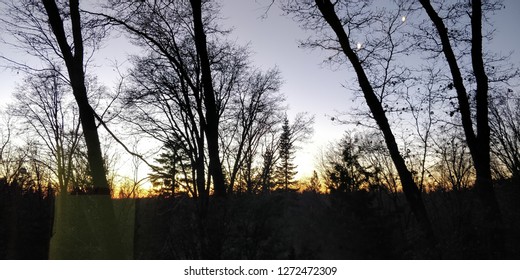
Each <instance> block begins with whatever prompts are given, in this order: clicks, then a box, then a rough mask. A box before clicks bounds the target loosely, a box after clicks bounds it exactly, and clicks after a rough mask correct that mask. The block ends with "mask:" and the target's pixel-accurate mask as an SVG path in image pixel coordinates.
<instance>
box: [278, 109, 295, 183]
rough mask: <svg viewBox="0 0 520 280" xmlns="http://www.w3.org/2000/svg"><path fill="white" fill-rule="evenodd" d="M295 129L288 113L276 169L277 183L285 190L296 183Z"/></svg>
mask: <svg viewBox="0 0 520 280" xmlns="http://www.w3.org/2000/svg"><path fill="white" fill-rule="evenodd" d="M293 137H294V136H293V131H291V127H290V126H289V119H288V118H287V115H286V116H285V118H284V120H283V125H282V134H281V135H280V140H279V141H280V143H279V144H278V145H279V148H278V153H279V163H278V166H277V170H276V177H275V180H276V183H277V184H278V186H280V188H281V189H282V190H284V191H287V190H290V189H291V186H292V185H294V184H295V183H296V181H294V176H295V175H296V173H297V171H296V167H297V166H296V165H294V163H293V161H294V152H295V150H294V146H293Z"/></svg>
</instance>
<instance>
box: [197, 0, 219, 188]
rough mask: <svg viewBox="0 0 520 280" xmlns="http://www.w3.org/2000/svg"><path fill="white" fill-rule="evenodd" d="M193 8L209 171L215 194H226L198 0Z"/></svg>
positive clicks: (213, 96)
mask: <svg viewBox="0 0 520 280" xmlns="http://www.w3.org/2000/svg"><path fill="white" fill-rule="evenodd" d="M190 2H191V7H192V10H193V25H194V28H195V30H194V32H195V47H196V49H197V54H198V56H199V59H200V67H201V81H202V87H203V90H204V95H203V96H204V105H205V107H206V139H207V140H208V154H209V172H210V174H211V176H212V178H213V189H214V194H215V195H216V196H225V195H226V186H225V182H224V174H223V172H222V164H221V162H220V153H219V143H218V139H219V135H218V124H219V117H218V112H217V105H216V101H215V92H214V89H213V80H212V76H211V68H210V62H209V57H208V50H207V42H206V34H205V32H204V25H203V23H202V7H201V6H202V4H201V1H200V0H190Z"/></svg>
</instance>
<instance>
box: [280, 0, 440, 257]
mask: <svg viewBox="0 0 520 280" xmlns="http://www.w3.org/2000/svg"><path fill="white" fill-rule="evenodd" d="M406 8H407V7H405V6H402V5H397V6H396V9H394V10H391V11H388V10H385V9H374V7H372V6H370V3H369V2H366V1H352V2H343V1H338V2H334V3H332V2H331V1H324V0H316V1H304V2H299V1H287V2H286V3H285V4H284V9H285V10H286V11H287V12H289V13H290V14H292V15H294V17H295V18H296V20H298V21H299V22H300V23H301V24H302V26H303V27H304V28H306V29H309V30H313V31H315V32H316V34H315V35H316V36H315V37H314V38H313V39H312V40H310V41H309V42H308V43H307V45H308V46H310V47H317V48H321V49H325V50H329V51H331V52H332V56H330V60H331V61H336V62H343V61H345V60H347V61H349V62H350V64H351V65H352V67H353V69H354V71H355V73H356V75H357V82H358V84H359V88H360V89H361V91H362V93H363V96H364V99H365V101H366V103H367V105H368V107H369V108H370V112H371V117H372V118H373V119H374V120H375V122H376V123H377V126H378V128H379V129H380V130H381V132H382V134H383V136H384V139H385V143H386V146H387V148H388V150H389V152H390V156H391V158H392V160H393V163H394V164H395V166H396V169H397V172H398V173H399V177H400V180H401V186H402V188H403V191H404V194H405V196H406V198H407V201H408V203H409V205H410V208H411V210H412V212H413V213H414V214H415V217H416V220H417V222H418V224H419V226H420V229H421V230H422V232H423V233H424V234H425V237H426V240H427V242H429V244H430V245H429V246H430V248H434V247H435V244H436V239H435V236H434V233H433V229H432V226H431V223H430V219H429V217H428V214H427V212H426V208H425V206H424V203H423V200H422V197H421V192H420V190H419V188H418V186H417V184H416V183H415V181H414V177H413V175H412V173H411V172H410V170H409V169H408V167H407V165H406V162H405V160H404V158H403V155H402V154H401V153H400V151H399V146H398V144H397V141H396V138H395V136H394V133H393V131H392V128H391V126H390V123H389V121H388V117H387V112H388V110H387V109H386V108H387V107H385V106H384V103H383V102H384V101H385V100H386V99H387V97H388V96H389V94H391V93H392V92H394V90H398V88H396V87H395V86H401V83H402V81H403V78H405V77H406V71H407V70H406V69H403V68H401V67H399V66H398V65H396V64H395V61H396V59H397V58H398V57H399V56H402V55H403V54H406V53H407V51H408V49H407V46H406V45H403V44H401V39H402V38H404V37H402V35H400V34H399V29H400V27H401V26H402V25H403V24H404V22H405V20H403V18H402V15H401V14H400V13H401V12H402V11H404V10H406ZM331 31H332V32H331ZM400 36H401V37H400Z"/></svg>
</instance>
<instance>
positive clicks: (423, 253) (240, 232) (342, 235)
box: [0, 182, 520, 259]
mask: <svg viewBox="0 0 520 280" xmlns="http://www.w3.org/2000/svg"><path fill="white" fill-rule="evenodd" d="M497 185H498V187H497V188H496V190H497V197H498V200H499V203H500V205H502V212H503V213H505V214H504V222H505V225H506V227H507V231H506V238H505V240H504V241H505V245H506V252H505V254H504V255H502V258H504V259H518V258H519V257H520V241H519V240H518V238H517V236H518V234H520V226H519V224H518V220H519V217H520V207H519V206H518V203H517V202H518V199H519V198H520V193H519V192H518V188H517V186H515V185H513V184H511V182H500V183H498V184H497ZM476 199H477V198H476V197H475V195H474V194H472V193H471V191H469V190H458V191H444V190H437V191H434V192H430V193H428V194H427V195H425V196H424V200H425V204H426V208H427V209H428V211H429V213H433V215H432V216H431V217H432V225H433V226H434V228H435V229H436V235H437V236H438V238H439V240H440V245H439V250H440V251H441V252H442V256H441V258H443V259H487V258H489V256H493V255H494V254H495V252H494V248H493V247H489V245H490V244H489V240H488V239H487V238H486V236H485V235H483V234H482V232H479V231H477V230H476V229H475V227H474V226H473V220H474V219H479V213H478V212H475V202H476ZM395 200H397V203H395ZM0 201H1V202H2V204H0V205H1V212H0V213H2V215H1V217H0V237H1V238H0V258H1V259H47V258H48V253H49V242H50V238H51V232H52V223H53V217H52V214H53V209H54V207H53V202H54V199H53V197H52V196H47V195H46V194H44V193H42V192H39V191H38V190H27V191H22V190H21V188H19V186H16V185H15V186H7V185H5V184H4V185H2V188H1V189H0ZM13 203H17V204H16V205H17V206H14V205H13ZM196 208H197V203H196V201H195V200H193V199H189V198H186V197H184V198H183V197H177V198H160V197H157V198H141V199H137V201H136V202H135V221H134V224H133V227H132V228H131V231H132V232H131V235H132V236H133V243H132V245H131V246H130V249H129V250H130V251H129V252H130V254H131V256H130V257H131V258H134V259H201V258H205V259H207V258H212V259H424V258H429V257H430V255H431V252H429V249H428V247H427V246H426V245H425V244H424V241H423V240H422V239H421V238H420V229H419V228H418V227H417V224H416V222H415V220H414V218H413V216H412V215H411V213H410V212H409V210H408V209H407V205H406V203H405V200H404V197H403V196H402V194H398V195H397V197H393V196H392V195H389V194H388V193H386V192H383V193H381V192H378V191H370V192H369V191H364V190H362V191H349V192H342V193H338V192H336V193H334V194H330V195H325V194H320V193H316V192H312V191H308V192H303V193H294V192H289V193H287V192H277V193H272V194H259V195H251V194H242V195H236V196H235V195H233V196H231V197H229V202H228V206H227V208H222V207H220V205H219V204H214V203H212V202H210V204H209V208H210V210H211V211H210V214H209V216H208V221H209V224H208V227H207V228H208V230H210V231H211V232H212V233H214V234H212V235H211V237H209V238H210V240H209V241H210V243H209V244H210V245H211V246H209V247H206V249H205V250H207V252H205V253H202V252H201V251H200V249H201V244H200V242H201V241H200V240H199V239H198V237H197V235H196V234H194V232H196V231H197V230H198V229H197V226H196V224H197V219H196V217H195V216H194V215H193V214H192V213H193V211H195V209H196ZM76 249H78V250H79V246H78V247H76ZM79 254H80V253H79V252H78V258H81V255H79Z"/></svg>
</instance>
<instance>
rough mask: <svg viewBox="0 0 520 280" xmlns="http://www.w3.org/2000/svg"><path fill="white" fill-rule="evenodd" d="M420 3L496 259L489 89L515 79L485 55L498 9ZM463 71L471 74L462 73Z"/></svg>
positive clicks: (476, 2) (498, 221)
mask: <svg viewBox="0 0 520 280" xmlns="http://www.w3.org/2000/svg"><path fill="white" fill-rule="evenodd" d="M419 2H420V4H421V6H422V9H423V11H424V12H425V13H426V14H427V16H428V18H429V20H430V21H429V23H427V24H425V25H422V26H421V27H422V30H423V31H424V30H427V31H429V30H431V29H433V30H432V31H433V32H426V33H423V34H424V35H423V36H422V38H423V39H425V40H424V42H425V46H427V47H428V48H429V49H430V50H429V51H430V52H431V53H434V55H438V54H443V55H444V57H445V61H446V63H447V65H448V67H449V70H450V76H451V81H450V84H449V85H448V86H449V88H450V89H452V88H454V89H455V92H456V96H457V101H458V107H457V110H458V112H459V114H460V120H461V123H462V127H463V129H464V135H465V139H466V143H467V145H468V147H469V151H470V154H471V158H472V161H473V165H474V167H475V172H476V181H475V190H476V192H477V194H478V196H479V198H480V201H481V203H482V210H483V218H484V225H483V226H482V227H483V228H485V229H486V232H485V233H484V235H487V236H488V237H489V240H490V248H492V249H491V250H494V251H495V252H497V254H500V253H501V252H502V251H503V249H504V248H503V241H502V239H503V224H502V216H501V213H500V207H499V205H498V202H497V199H496V196H495V191H494V189H493V178H492V170H491V129H490V126H489V108H490V106H489V104H490V89H491V88H492V87H491V86H490V84H491V83H493V82H497V81H505V80H507V79H508V77H511V76H514V75H516V73H515V72H513V73H512V74H511V73H506V74H505V75H500V74H504V73H503V71H500V70H498V69H504V67H503V65H499V63H500V62H502V61H503V58H498V57H493V56H491V54H490V53H489V52H488V51H486V50H485V49H484V42H485V41H486V40H490V39H491V38H492V33H486V32H485V31H483V30H485V28H486V26H485V25H486V24H489V20H490V18H489V14H491V13H493V12H494V11H496V10H499V9H501V8H502V4H501V3H500V2H499V1H481V0H472V1H469V2H456V3H439V4H432V3H431V2H430V1H429V0H420V1H419ZM432 24H433V28H432V27H431V25H432ZM428 25H429V26H428ZM468 30H469V31H468ZM466 66H467V67H468V68H469V69H464V67H466ZM495 67H497V70H495V69H494V68H495ZM472 92H474V95H473V93H472ZM472 95H473V97H472ZM472 98H474V100H475V102H474V103H473V102H472ZM472 105H473V106H474V107H472ZM488 229H489V230H488Z"/></svg>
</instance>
